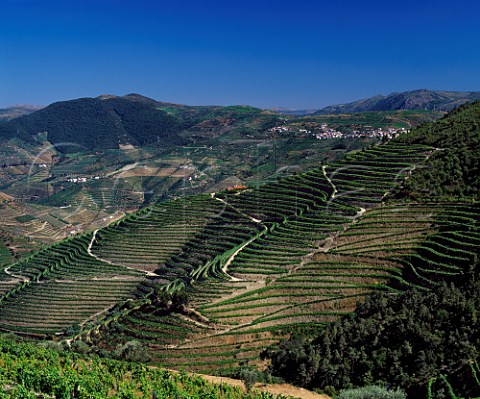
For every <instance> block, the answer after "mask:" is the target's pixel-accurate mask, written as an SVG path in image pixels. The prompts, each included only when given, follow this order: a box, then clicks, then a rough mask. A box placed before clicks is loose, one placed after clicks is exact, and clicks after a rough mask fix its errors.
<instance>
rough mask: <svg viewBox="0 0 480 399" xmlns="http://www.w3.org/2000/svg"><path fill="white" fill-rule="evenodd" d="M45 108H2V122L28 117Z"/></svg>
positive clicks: (27, 106)
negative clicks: (23, 116)
mask: <svg viewBox="0 0 480 399" xmlns="http://www.w3.org/2000/svg"><path fill="white" fill-rule="evenodd" d="M41 108H43V107H42V106H39V105H14V106H12V107H6V108H0V120H10V119H14V118H18V117H19V116H22V115H28V114H31V113H32V112H35V111H38V110H39V109H41Z"/></svg>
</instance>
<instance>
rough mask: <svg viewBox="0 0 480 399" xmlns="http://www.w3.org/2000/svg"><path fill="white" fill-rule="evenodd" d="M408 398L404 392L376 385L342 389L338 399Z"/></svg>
mask: <svg viewBox="0 0 480 399" xmlns="http://www.w3.org/2000/svg"><path fill="white" fill-rule="evenodd" d="M406 398H407V396H406V395H405V392H403V391H402V390H398V389H397V390H395V391H390V390H387V389H386V388H383V387H379V386H376V385H372V386H368V387H363V388H356V389H342V390H341V391H340V395H339V396H338V399H406Z"/></svg>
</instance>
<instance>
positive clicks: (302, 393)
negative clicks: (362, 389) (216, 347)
mask: <svg viewBox="0 0 480 399" xmlns="http://www.w3.org/2000/svg"><path fill="white" fill-rule="evenodd" d="M199 376H200V377H202V378H203V379H205V380H207V381H208V382H213V383H214V384H227V385H231V386H235V387H240V388H242V389H244V390H245V385H244V383H243V382H242V381H240V380H236V379H233V378H227V377H217V376H214V375H203V374H199ZM253 389H255V390H259V391H264V392H268V393H271V394H274V395H284V396H291V397H293V398H298V399H331V398H330V397H329V396H327V395H321V394H318V393H315V392H312V391H309V390H307V389H303V388H298V387H294V386H293V385H290V384H262V383H257V384H255V386H254V387H253Z"/></svg>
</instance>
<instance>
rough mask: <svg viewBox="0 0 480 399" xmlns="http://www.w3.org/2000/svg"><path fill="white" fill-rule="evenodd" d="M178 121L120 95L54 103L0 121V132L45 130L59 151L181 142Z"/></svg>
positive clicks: (30, 134) (28, 134) (27, 135)
mask: <svg viewBox="0 0 480 399" xmlns="http://www.w3.org/2000/svg"><path fill="white" fill-rule="evenodd" d="M183 128H184V126H182V124H181V122H180V121H179V120H178V119H176V118H174V117H172V116H170V115H168V114H167V113H166V112H164V111H160V110H157V109H155V107H154V106H153V105H151V104H149V103H145V102H140V101H132V100H129V99H125V98H120V97H108V98H104V99H103V98H82V99H78V100H71V101H62V102H57V103H54V104H52V105H50V106H48V107H46V108H44V109H42V110H39V111H37V112H34V113H33V114H30V115H26V116H22V117H19V118H16V119H14V120H12V121H9V122H6V123H4V124H2V125H0V136H3V137H6V138H12V137H17V138H20V139H23V140H25V141H33V140H34V137H35V135H37V134H38V133H43V132H48V133H47V137H48V140H49V141H50V142H51V143H52V144H56V145H59V150H60V151H62V152H77V151H79V150H82V149H88V150H94V149H97V150H98V149H107V148H118V145H119V144H126V143H129V144H134V145H145V144H150V143H153V142H158V143H159V144H160V145H164V146H171V145H181V144H185V143H186V141H185V140H183V139H181V138H180V137H178V132H179V131H181V130H182V129H183Z"/></svg>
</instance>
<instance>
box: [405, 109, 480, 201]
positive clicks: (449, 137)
mask: <svg viewBox="0 0 480 399" xmlns="http://www.w3.org/2000/svg"><path fill="white" fill-rule="evenodd" d="M398 141H399V142H403V143H410V144H419V143H421V144H427V145H431V146H433V147H435V151H434V153H433V154H432V156H431V157H430V158H429V160H428V162H427V163H426V164H425V165H424V166H423V167H422V168H420V169H418V170H416V171H415V173H413V175H412V176H411V178H409V179H408V180H407V181H406V182H405V184H404V186H403V187H402V190H401V192H402V194H401V195H405V196H407V197H409V198H411V199H421V200H435V201H442V200H447V201H448V200H466V199H473V200H475V199H476V200H478V198H479V196H480V158H479V156H478V151H479V148H480V102H476V103H474V104H470V105H464V106H461V107H459V108H458V109H456V110H454V111H452V112H450V113H449V114H448V115H447V116H445V117H444V118H442V119H440V120H439V121H437V122H436V123H433V124H426V125H423V126H420V127H418V128H417V129H414V130H413V131H412V132H411V133H409V134H407V135H404V136H401V137H400V138H399V139H398Z"/></svg>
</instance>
